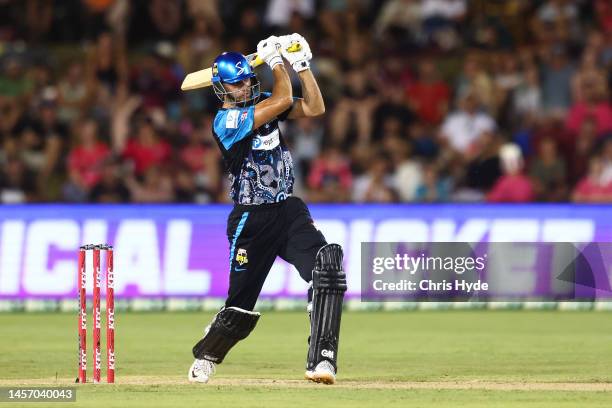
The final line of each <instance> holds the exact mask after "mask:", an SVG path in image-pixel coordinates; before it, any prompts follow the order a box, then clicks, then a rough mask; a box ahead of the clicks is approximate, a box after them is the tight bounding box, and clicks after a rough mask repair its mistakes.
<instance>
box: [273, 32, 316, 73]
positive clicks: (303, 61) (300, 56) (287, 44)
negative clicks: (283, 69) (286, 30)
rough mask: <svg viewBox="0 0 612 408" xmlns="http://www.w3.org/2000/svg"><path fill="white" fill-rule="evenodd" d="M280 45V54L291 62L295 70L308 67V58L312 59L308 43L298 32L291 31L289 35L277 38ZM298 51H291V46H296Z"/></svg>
mask: <svg viewBox="0 0 612 408" xmlns="http://www.w3.org/2000/svg"><path fill="white" fill-rule="evenodd" d="M278 40H279V42H280V45H281V47H280V48H281V54H282V55H283V57H284V58H285V59H286V60H287V62H289V64H291V67H292V68H293V70H294V71H295V72H301V71H304V70H307V69H309V68H310V60H311V59H312V52H311V51H310V45H308V41H306V39H305V38H304V37H302V36H301V35H300V34H297V33H293V34H290V35H284V36H282V37H279V38H278ZM298 45H299V47H300V50H299V51H294V52H291V51H290V50H291V48H292V47H295V46H298Z"/></svg>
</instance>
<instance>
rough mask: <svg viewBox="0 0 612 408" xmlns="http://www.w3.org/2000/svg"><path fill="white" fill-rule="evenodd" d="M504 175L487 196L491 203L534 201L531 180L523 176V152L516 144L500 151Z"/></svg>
mask: <svg viewBox="0 0 612 408" xmlns="http://www.w3.org/2000/svg"><path fill="white" fill-rule="evenodd" d="M499 157H500V160H501V165H502V171H503V173H504V174H503V175H502V176H501V177H500V178H499V180H498V181H497V183H495V185H494V186H493V189H492V190H491V191H490V192H489V194H487V201H488V202H490V203H524V202H529V201H532V200H533V198H534V197H533V186H532V184H531V180H529V178H528V177H527V176H525V175H523V173H522V171H523V158H522V156H521V150H520V149H519V147H518V146H517V145H515V144H506V145H504V146H502V148H501V149H500V153H499Z"/></svg>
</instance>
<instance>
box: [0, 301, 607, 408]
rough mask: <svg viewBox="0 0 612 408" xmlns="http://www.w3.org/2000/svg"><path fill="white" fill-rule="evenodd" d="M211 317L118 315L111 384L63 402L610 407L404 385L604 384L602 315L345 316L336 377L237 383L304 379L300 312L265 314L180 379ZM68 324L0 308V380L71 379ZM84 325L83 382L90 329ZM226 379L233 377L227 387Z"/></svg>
mask: <svg viewBox="0 0 612 408" xmlns="http://www.w3.org/2000/svg"><path fill="white" fill-rule="evenodd" d="M211 316H212V314H210V313H126V314H120V315H118V316H117V334H116V353H117V359H116V361H117V374H116V375H117V384H116V385H110V386H109V385H99V386H98V385H93V384H87V385H81V386H79V387H78V391H77V392H78V402H77V403H76V404H70V405H68V406H72V407H81V406H83V407H87V406H92V407H93V406H105V407H115V406H116V407H137V406H147V407H154V406H155V407H158V406H164V407H165V406H167V407H178V406H186V405H188V404H197V403H202V404H199V405H200V406H204V404H208V403H215V404H216V405H215V406H219V407H221V406H222V407H226V406H227V407H251V406H253V407H260V406H262V407H266V408H269V407H287V406H291V405H292V404H300V406H304V405H306V404H305V403H307V404H308V405H309V406H316V405H317V404H320V405H321V406H333V407H344V406H346V407H349V406H350V407H357V406H381V407H382V406H383V405H384V406H385V407H387V406H398V407H405V406H412V407H428V406H435V407H461V406H470V407H471V406H474V407H497V406H500V407H501V406H504V407H505V406H517V407H519V406H520V407H576V406H581V407H584V406H593V407H597V406H601V407H609V406H612V393H610V392H605V391H582V390H580V391H577V390H569V389H568V390H565V389H563V386H562V385H561V388H560V389H558V390H499V389H460V390H455V389H448V387H445V386H440V387H437V388H436V387H435V386H434V387H432V388H431V389H424V388H421V387H417V389H411V388H409V387H406V386H405V384H404V386H402V383H405V382H448V383H451V384H453V383H459V384H468V385H469V384H478V383H479V382H480V383H482V382H487V383H488V382H498V383H517V382H522V383H542V382H545V383H583V382H584V383H602V382H603V383H612V369H611V367H612V351H611V350H612V349H611V348H610V344H612V324H610V320H611V318H612V316H610V314H608V313H598V312H554V311H546V312H536V311H495V312H493V311H432V312H388V313H381V312H371V313H370V312H368V313H365V312H361V313H345V315H344V316H343V328H342V335H341V348H340V372H339V386H335V387H333V386H332V387H329V386H319V385H313V386H311V387H308V386H300V385H299V384H300V383H298V384H293V385H292V384H289V385H287V384H279V385H278V386H276V385H273V384H272V385H271V384H270V381H268V382H267V385H265V386H258V385H253V384H246V385H244V384H240V379H245V381H246V379H251V380H252V379H276V380H294V381H298V380H300V379H301V378H302V375H303V371H304V370H303V368H304V359H305V355H306V336H307V316H306V314H305V313H280V312H266V313H264V314H263V316H262V318H261V319H260V322H259V324H258V327H257V329H256V330H255V332H254V333H253V334H252V335H251V336H250V337H249V338H248V339H247V340H245V341H243V342H241V343H240V344H239V345H238V346H236V348H235V349H234V350H232V352H231V353H230V354H229V356H228V358H227V359H226V362H224V363H223V364H222V365H221V366H219V368H218V372H217V374H218V375H217V378H219V379H220V380H221V379H223V380H225V383H224V384H223V385H215V383H214V381H211V383H210V384H207V385H192V384H187V383H186V380H185V383H183V379H184V378H185V377H186V371H187V369H188V367H189V365H190V364H191V361H192V357H191V347H192V345H193V344H194V343H195V341H197V339H198V338H199V337H200V335H201V332H202V329H203V327H204V326H205V325H206V324H207V323H208V321H209V320H210V318H211ZM76 326H77V319H76V316H75V315H73V314H0V328H1V329H0V381H1V383H2V384H1V385H4V386H6V385H8V384H11V385H18V384H20V383H23V382H22V381H20V380H24V379H29V382H28V384H32V383H40V384H47V385H48V384H53V383H54V380H55V378H56V377H57V378H58V379H59V381H58V383H61V384H66V381H67V380H66V379H68V378H74V377H76V363H77V360H76V359H77V333H76ZM89 334H90V336H89V337H88V368H89V371H88V378H89V379H91V368H92V359H91V354H92V353H91V329H90V330H89ZM103 337H104V334H103ZM104 367H105V361H104V360H103V368H104ZM103 376H104V370H103ZM145 376H147V377H151V381H150V382H151V383H147V379H146V378H144V379H142V380H143V381H144V384H142V385H137V384H133V383H131V384H121V380H122V378H123V379H132V380H133V379H135V378H136V377H145ZM229 379H234V380H236V384H235V385H231V384H227V382H228V381H229ZM32 380H35V381H32ZM373 382H383V383H385V384H384V386H377V385H375V384H374V385H372V383H373ZM353 384H354V385H355V386H354V387H353V386H352V385H353ZM364 384H365V386H364ZM368 384H369V385H368ZM394 384H395V385H397V387H398V388H393V387H394ZM10 406H17V405H16V404H11V405H10ZM53 406H59V405H57V404H55V405H53Z"/></svg>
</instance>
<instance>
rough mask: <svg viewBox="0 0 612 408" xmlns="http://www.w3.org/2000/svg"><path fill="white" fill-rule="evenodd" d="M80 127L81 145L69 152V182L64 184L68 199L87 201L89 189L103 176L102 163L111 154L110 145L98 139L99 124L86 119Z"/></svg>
mask: <svg viewBox="0 0 612 408" xmlns="http://www.w3.org/2000/svg"><path fill="white" fill-rule="evenodd" d="M77 129H78V132H79V134H78V138H79V141H80V143H79V145H77V146H75V147H73V148H72V149H71V150H70V153H69V154H68V177H69V182H68V183H67V185H65V186H64V198H65V199H66V200H68V201H85V200H86V198H87V196H88V194H89V191H90V190H91V189H92V188H93V187H94V186H95V185H96V184H97V183H98V182H99V181H100V179H101V177H102V171H101V170H102V165H103V163H104V161H105V160H107V159H108V157H109V155H110V149H109V148H108V146H107V145H106V144H105V143H103V142H101V141H99V140H98V125H97V124H96V122H94V121H93V120H87V121H84V122H83V123H82V124H81V125H80V126H78V127H77Z"/></svg>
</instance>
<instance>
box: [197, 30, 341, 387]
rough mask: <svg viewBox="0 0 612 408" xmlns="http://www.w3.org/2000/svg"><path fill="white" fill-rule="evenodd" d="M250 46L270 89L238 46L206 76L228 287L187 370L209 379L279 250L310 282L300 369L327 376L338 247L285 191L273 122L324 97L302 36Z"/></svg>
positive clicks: (334, 347)
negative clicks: (226, 198)
mask: <svg viewBox="0 0 612 408" xmlns="http://www.w3.org/2000/svg"><path fill="white" fill-rule="evenodd" d="M290 50H291V51H293V52H291V51H290ZM296 50H297V51H296ZM257 54H258V56H259V58H261V59H262V60H263V61H264V62H265V63H266V64H267V65H268V66H269V67H270V69H271V70H272V75H273V77H274V85H273V88H272V93H268V92H260V89H259V88H260V86H259V81H258V80H257V77H256V75H255V74H254V73H253V70H252V68H251V66H250V65H249V61H248V60H247V58H246V57H245V56H244V55H242V54H240V53H236V52H224V53H223V54H221V55H219V56H218V57H217V58H216V59H215V62H214V64H213V68H212V86H213V89H214V92H215V94H216V95H217V97H218V98H219V99H220V100H221V102H222V103H223V104H222V106H221V108H220V109H219V111H218V112H217V114H216V116H215V119H214V122H213V135H214V138H215V140H216V142H217V144H218V146H219V149H221V152H222V155H223V159H224V162H225V164H226V167H227V169H228V171H229V173H230V181H231V193H230V194H231V197H232V200H233V201H234V208H233V209H232V211H231V213H230V215H229V218H228V220H227V238H228V241H229V291H228V297H227V300H226V301H225V306H224V307H223V308H222V309H221V310H220V311H219V312H218V313H217V314H216V315H215V317H214V318H213V319H212V321H211V322H210V324H209V325H208V327H206V329H205V330H204V337H203V338H202V339H201V340H200V341H198V342H197V344H196V345H195V346H194V347H193V355H194V357H195V361H194V362H193V364H192V365H191V368H190V369H189V374H188V378H189V381H191V382H200V383H206V382H208V380H209V379H210V377H211V376H212V375H213V374H214V372H215V366H216V365H217V364H221V363H222V362H223V359H224V358H225V356H226V355H227V353H228V352H229V351H230V349H231V348H232V347H233V346H234V345H235V344H236V343H238V342H239V341H240V340H243V339H245V338H246V337H248V335H249V334H250V333H251V332H252V331H253V329H254V328H255V325H256V324H257V321H258V320H259V317H260V314H259V313H257V312H254V311H253V308H254V307H255V303H256V301H257V298H258V296H259V293H260V292H261V289H262V287H263V284H264V282H265V280H266V277H267V275H268V272H269V271H270V268H271V267H272V264H273V263H274V260H275V259H276V257H277V256H280V257H281V258H283V259H284V260H286V261H287V262H289V263H291V264H293V265H294V266H295V267H296V269H297V270H298V271H299V273H300V276H301V277H302V278H303V279H304V280H305V281H306V282H308V283H309V290H308V300H309V303H308V312H309V315H310V337H309V348H308V356H307V360H306V374H305V376H306V378H307V379H308V380H311V381H315V382H322V383H326V384H333V383H334V382H335V380H336V372H337V364H336V363H337V358H338V338H339V332H340V317H341V314H342V302H343V297H344V292H345V291H346V276H345V274H344V272H343V270H342V257H343V253H342V248H341V247H340V245H337V244H328V243H327V241H326V240H325V237H324V236H323V234H322V233H321V232H320V231H319V230H317V229H316V228H315V226H314V225H313V221H312V217H311V216H310V212H309V211H308V208H307V207H306V205H305V204H304V202H303V201H302V200H301V199H299V198H297V197H294V196H293V195H292V192H293V181H294V179H293V164H292V160H291V154H290V153H289V150H288V148H287V145H286V143H285V141H284V139H283V137H282V135H281V132H280V129H279V127H278V124H279V122H280V121H284V120H287V119H296V118H301V117H313V116H319V115H321V114H323V113H324V112H325V106H324V102H323V97H322V96H321V91H320V90H319V86H318V84H317V81H316V79H315V78H314V76H313V74H312V72H311V70H310V60H311V59H312V53H311V51H310V46H309V45H308V43H307V42H306V40H305V39H304V37H302V36H301V35H299V34H291V35H287V36H282V37H276V36H271V37H268V38H266V39H265V40H263V41H260V42H259V44H258V45H257ZM283 57H284V59H285V60H287V62H288V63H289V65H291V67H292V68H293V70H294V71H295V72H297V74H298V76H299V79H300V83H301V86H302V93H303V98H294V97H293V95H292V89H291V82H290V80H289V75H288V73H287V70H286V69H285V64H284V62H283Z"/></svg>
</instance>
